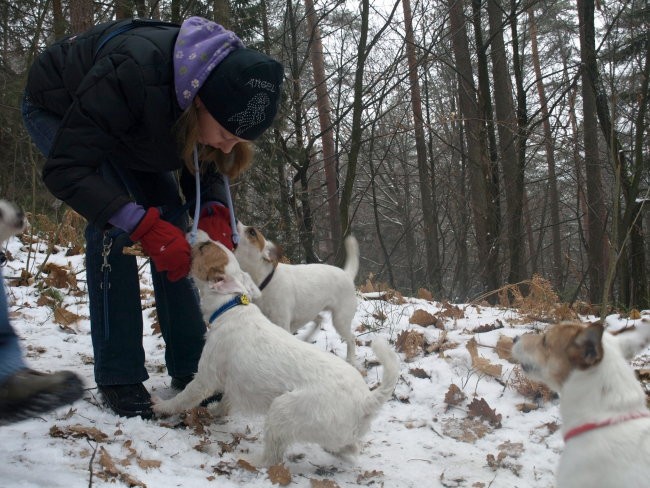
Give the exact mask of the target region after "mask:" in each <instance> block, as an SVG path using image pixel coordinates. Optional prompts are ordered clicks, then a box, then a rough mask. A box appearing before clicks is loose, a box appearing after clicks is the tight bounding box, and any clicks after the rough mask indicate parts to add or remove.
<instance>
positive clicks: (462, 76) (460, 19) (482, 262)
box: [447, 0, 499, 290]
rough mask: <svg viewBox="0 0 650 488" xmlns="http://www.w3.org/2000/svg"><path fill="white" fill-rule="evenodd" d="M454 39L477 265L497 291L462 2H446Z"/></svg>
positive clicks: (486, 172) (486, 176)
mask: <svg viewBox="0 0 650 488" xmlns="http://www.w3.org/2000/svg"><path fill="white" fill-rule="evenodd" d="M447 2H448V5H449V23H450V27H451V33H452V34H451V39H452V47H453V52H454V58H455V63H456V73H457V77H458V93H459V95H458V100H459V103H458V106H459V108H460V113H461V115H462V120H463V125H464V128H465V131H464V132H465V138H466V140H467V144H466V147H467V165H468V172H469V178H470V187H471V191H470V193H471V196H470V205H471V211H472V217H473V220H474V229H475V233H476V240H477V243H476V244H477V248H478V263H479V267H480V274H481V277H482V280H483V283H484V286H485V287H486V288H487V289H488V290H496V289H497V288H498V285H499V278H498V276H499V274H498V263H497V255H496V251H497V249H498V248H497V247H496V246H495V245H493V244H494V241H495V239H496V238H497V236H495V235H493V234H492V232H493V231H494V229H495V225H494V224H495V222H496V219H495V213H494V202H493V201H492V200H491V198H490V196H489V192H488V191H487V187H488V182H489V181H490V179H491V171H490V159H489V157H488V155H487V146H486V143H485V140H484V139H483V138H482V137H481V124H480V122H479V120H480V119H479V108H478V104H477V101H476V88H475V86H474V78H473V74H472V64H471V57H470V52H469V47H468V46H469V40H468V38H467V29H466V27H465V19H464V16H463V6H462V3H461V0H447Z"/></svg>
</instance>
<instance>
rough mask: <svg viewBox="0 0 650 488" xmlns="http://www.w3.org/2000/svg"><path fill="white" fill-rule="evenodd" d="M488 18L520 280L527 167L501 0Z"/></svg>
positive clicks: (513, 268) (492, 2)
mask: <svg viewBox="0 0 650 488" xmlns="http://www.w3.org/2000/svg"><path fill="white" fill-rule="evenodd" d="M487 5H488V17H489V23H490V38H491V40H492V41H491V49H490V54H491V58H492V79H493V81H494V106H495V112H496V117H497V130H498V133H499V148H500V153H501V161H502V164H503V174H504V175H508V177H507V178H506V179H505V180H504V186H505V193H506V207H507V210H506V222H507V229H506V233H507V240H508V251H509V261H510V270H509V273H508V281H509V282H510V283H518V282H520V281H521V280H522V279H523V278H524V277H525V275H526V269H525V265H524V255H523V251H524V246H523V237H524V233H523V225H522V221H523V220H522V203H523V191H524V168H523V167H522V166H521V164H520V161H519V159H518V156H517V147H518V146H517V133H518V124H517V118H516V116H515V110H514V106H513V101H512V84H511V81H510V69H509V66H508V60H507V59H506V49H505V42H504V40H503V17H502V15H501V13H502V11H503V8H502V6H501V4H500V1H499V0H488V4H487Z"/></svg>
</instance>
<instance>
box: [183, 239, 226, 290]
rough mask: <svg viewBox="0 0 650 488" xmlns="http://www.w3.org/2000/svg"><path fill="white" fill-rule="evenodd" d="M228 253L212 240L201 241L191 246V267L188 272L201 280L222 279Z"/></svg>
mask: <svg viewBox="0 0 650 488" xmlns="http://www.w3.org/2000/svg"><path fill="white" fill-rule="evenodd" d="M227 265H228V255H227V254H226V252H225V251H224V250H223V249H221V248H220V247H219V246H218V245H217V244H215V243H214V242H202V243H200V244H199V245H197V246H194V247H193V248H192V268H191V271H190V274H191V275H192V276H195V277H196V278H198V279H200V280H202V281H218V280H219V279H222V278H223V276H224V274H225V272H226V266H227Z"/></svg>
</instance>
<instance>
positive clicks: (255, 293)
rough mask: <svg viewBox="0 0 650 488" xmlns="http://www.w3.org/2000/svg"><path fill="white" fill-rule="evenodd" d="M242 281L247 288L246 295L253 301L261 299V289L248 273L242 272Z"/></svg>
mask: <svg viewBox="0 0 650 488" xmlns="http://www.w3.org/2000/svg"><path fill="white" fill-rule="evenodd" d="M242 281H243V285H244V287H245V288H246V290H247V291H246V294H247V295H248V296H249V297H250V298H252V299H253V300H254V299H256V298H259V297H260V296H262V292H261V291H260V289H259V288H258V287H257V285H256V284H255V282H254V281H253V278H251V275H249V274H248V273H247V272H246V271H242Z"/></svg>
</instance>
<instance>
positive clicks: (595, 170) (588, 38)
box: [578, 0, 607, 303]
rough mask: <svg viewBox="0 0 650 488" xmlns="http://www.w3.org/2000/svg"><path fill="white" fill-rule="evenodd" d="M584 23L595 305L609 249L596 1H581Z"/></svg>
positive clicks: (600, 293) (590, 252) (582, 45)
mask: <svg viewBox="0 0 650 488" xmlns="http://www.w3.org/2000/svg"><path fill="white" fill-rule="evenodd" d="M578 14H579V15H578V17H579V22H580V57H581V60H582V108H583V125H584V127H583V131H584V154H585V170H586V180H587V181H586V183H587V208H588V214H587V225H588V233H589V236H588V239H587V254H588V257H589V299H590V300H591V302H592V303H601V301H602V300H603V291H604V283H605V277H606V271H607V265H606V263H607V253H606V246H605V237H606V236H605V198H604V191H603V183H602V176H601V163H600V160H599V157H598V127H597V123H596V100H595V97H594V90H593V87H592V86H591V80H590V77H589V73H588V72H587V57H588V52H589V50H590V49H595V45H594V33H593V28H594V24H593V20H594V3H593V0H578Z"/></svg>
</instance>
